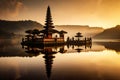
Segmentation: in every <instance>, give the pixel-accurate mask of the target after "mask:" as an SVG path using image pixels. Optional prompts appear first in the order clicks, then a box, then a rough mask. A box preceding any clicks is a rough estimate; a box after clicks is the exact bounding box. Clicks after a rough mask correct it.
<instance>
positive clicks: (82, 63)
mask: <svg viewBox="0 0 120 80" xmlns="http://www.w3.org/2000/svg"><path fill="white" fill-rule="evenodd" d="M20 42H21V40H20V39H11V40H0V80H120V76H119V74H120V42H114V41H112V42H100V41H99V42H97V41H96V42H93V43H92V45H86V46H59V47H46V48H37V47H27V46H25V47H23V46H22V45H21V44H20Z"/></svg>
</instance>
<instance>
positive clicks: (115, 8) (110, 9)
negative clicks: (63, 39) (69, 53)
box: [0, 0, 120, 28]
mask: <svg viewBox="0 0 120 80" xmlns="http://www.w3.org/2000/svg"><path fill="white" fill-rule="evenodd" d="M48 5H49V6H50V7H51V12H52V17H53V21H54V25H90V26H92V27H96V26H98V27H103V28H110V27H114V26H116V25H118V24H120V0H0V19H4V20H29V19H30V20H34V21H37V22H40V23H41V24H44V21H45V17H46V9H47V6H48Z"/></svg>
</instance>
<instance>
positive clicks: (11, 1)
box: [0, 0, 24, 19]
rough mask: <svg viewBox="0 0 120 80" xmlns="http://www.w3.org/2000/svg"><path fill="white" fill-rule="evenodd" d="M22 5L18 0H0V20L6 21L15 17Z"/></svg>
mask: <svg viewBox="0 0 120 80" xmlns="http://www.w3.org/2000/svg"><path fill="white" fill-rule="evenodd" d="M23 9H24V4H23V3H22V2H21V1H20V0H0V18H1V19H8V18H14V17H17V16H18V15H19V13H20V11H21V10H23Z"/></svg>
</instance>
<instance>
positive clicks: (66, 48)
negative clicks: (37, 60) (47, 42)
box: [22, 44, 92, 79]
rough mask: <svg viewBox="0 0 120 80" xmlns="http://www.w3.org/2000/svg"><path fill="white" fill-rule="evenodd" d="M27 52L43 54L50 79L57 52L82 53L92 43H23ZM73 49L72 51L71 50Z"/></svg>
mask: <svg viewBox="0 0 120 80" xmlns="http://www.w3.org/2000/svg"><path fill="white" fill-rule="evenodd" d="M22 47H23V49H25V52H26V53H27V54H29V55H32V54H34V55H40V54H43V55H44V56H43V58H44V60H45V67H46V75H47V78H48V79H50V76H51V73H52V64H53V61H54V58H55V54H57V53H61V54H68V53H73V52H77V53H80V52H82V51H86V49H91V47H92V44H89V45H84V46H83V45H62V46H52V47H40V46H24V45H22ZM71 50H72V51H71Z"/></svg>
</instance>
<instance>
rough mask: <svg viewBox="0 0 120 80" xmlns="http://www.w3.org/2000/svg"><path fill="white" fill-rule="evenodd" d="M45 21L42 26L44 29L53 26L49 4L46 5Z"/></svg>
mask: <svg viewBox="0 0 120 80" xmlns="http://www.w3.org/2000/svg"><path fill="white" fill-rule="evenodd" d="M45 22H46V23H45V26H44V28H46V29H52V28H54V26H53V23H52V16H51V10H50V6H48V8H47V13H46V21H45Z"/></svg>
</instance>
